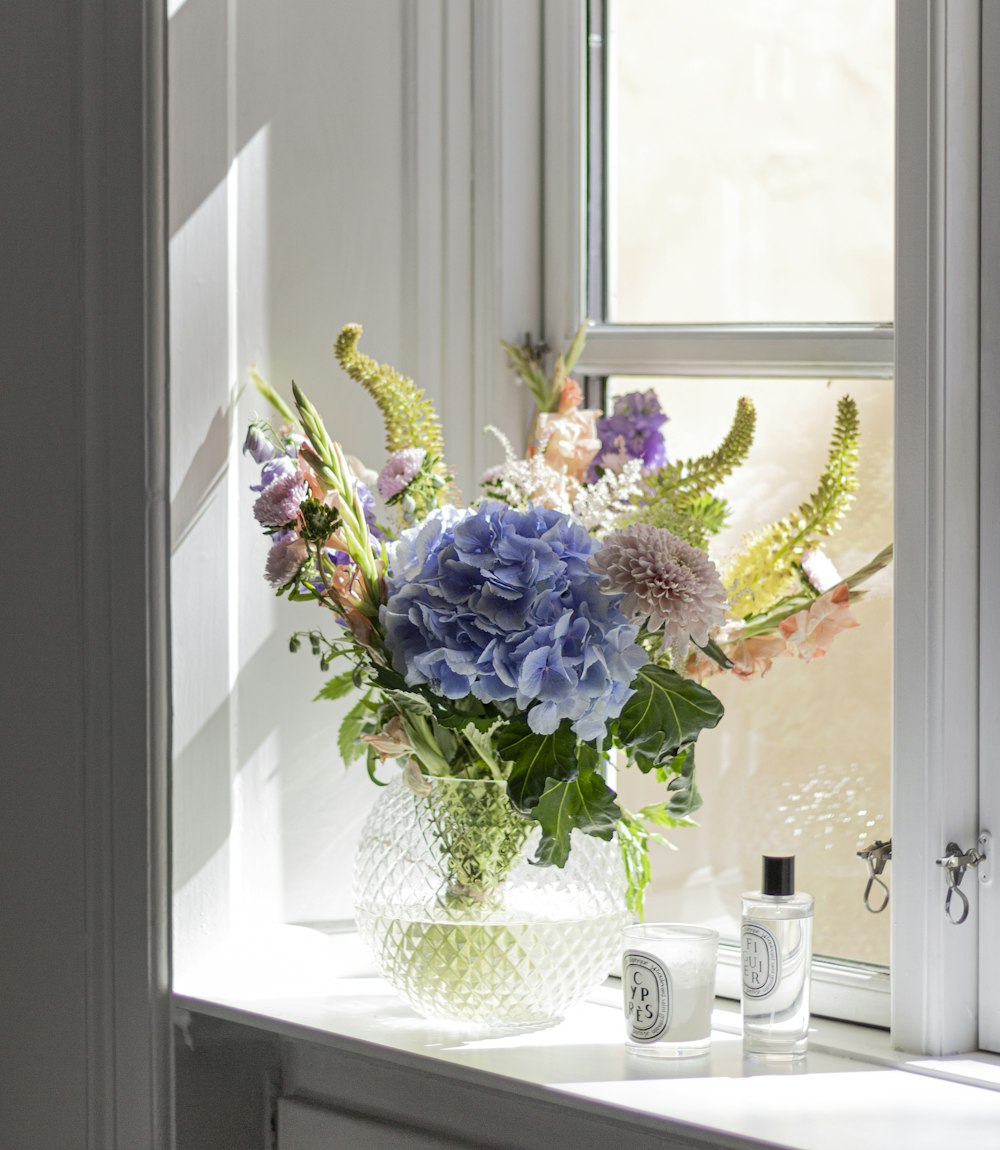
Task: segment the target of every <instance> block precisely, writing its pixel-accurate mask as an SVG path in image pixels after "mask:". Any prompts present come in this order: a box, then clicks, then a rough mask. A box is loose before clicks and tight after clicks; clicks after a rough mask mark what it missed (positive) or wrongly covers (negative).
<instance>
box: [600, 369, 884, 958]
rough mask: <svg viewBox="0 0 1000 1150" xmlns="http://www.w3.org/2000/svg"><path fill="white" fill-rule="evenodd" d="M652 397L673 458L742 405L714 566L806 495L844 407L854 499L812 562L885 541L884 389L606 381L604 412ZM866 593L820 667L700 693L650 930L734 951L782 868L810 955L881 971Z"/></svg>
mask: <svg viewBox="0 0 1000 1150" xmlns="http://www.w3.org/2000/svg"><path fill="white" fill-rule="evenodd" d="M651 386H652V387H655V389H656V391H657V392H658V394H659V397H660V402H661V403H662V405H663V408H664V410H665V411H666V412H668V413H669V415H670V422H669V423H668V424H667V425H666V428H665V431H666V437H667V447H668V452H669V454H670V457H671V458H673V459H684V458H690V457H692V456H697V455H701V454H704V453H705V452H707V451H710V450H712V449H713V448H714V447H715V446H717V444H718V443H719V441H720V440H721V439H722V438H723V436H724V435H725V433H726V431H727V430H728V426H729V422H730V420H731V418H732V413H733V411H734V410H735V407H736V400H737V398H738V397H739V396H740V395H749V396H750V397H751V398H752V399H753V400H754V403H755V405H756V408H757V433H756V436H755V439H754V446H753V448H752V449H751V454H750V456H749V458H748V460H747V463H746V464H745V465H744V467H743V468H742V469H741V470H740V471H739V472H737V474H736V475H735V476H733V477H732V478H730V479H729V480H728V481H727V482H726V484H725V485H724V486H722V487H721V488H720V490H719V493H720V494H721V495H723V496H724V497H725V498H726V499H728V500H729V502H730V503H731V504H732V505H733V508H734V512H735V514H734V516H733V520H732V522H731V524H730V526H729V527H728V528H727V529H726V530H725V531H724V532H723V533H721V534H720V535H718V536H716V537H715V540H714V541H713V557H715V558H717V560H720V561H723V562H724V560H725V557H726V556H727V554H729V553H731V552H732V551H733V550H734V549H736V548H738V546H739V543H740V540H741V539H742V537H743V535H744V533H745V532H747V531H749V530H751V529H752V528H754V527H762V526H764V525H766V524H767V523H770V522H772V521H773V520H775V519H778V518H781V517H783V516H784V515H785V514H787V513H788V512H789V511H790V510H792V509H793V508H795V507H797V506H798V504H799V503H800V502H801V501H802V500H803V499H804V498H806V497H807V496H808V495H809V494H810V493H811V492H812V491H813V490H814V489H815V485H816V480H817V479H818V478H819V475H820V472H821V471H822V468H823V465H824V463H825V460H826V454H827V444H828V440H829V433H830V429H831V427H832V424H833V417H834V412H835V409H836V404H837V400H838V398H839V397H840V396H841V395H844V394H849V395H852V396H853V397H854V399H855V400H856V401H857V403H858V408H859V412H860V418H861V469H860V482H861V486H860V491H859V492H858V497H857V500H856V502H855V504H854V506H853V507H852V509H851V510H850V512H849V513H848V515H847V518H846V519H845V521H844V526H843V528H842V530H841V531H839V532H838V533H837V534H836V535H834V536H833V537H832V538H831V539H830V540H829V541H828V542H827V544H826V545H825V550H826V552H827V554H828V555H829V556H830V558H831V559H832V560H833V561H834V563H835V564H836V566H837V568H838V569H839V571H840V573H841V574H843V575H847V574H850V573H851V572H852V571H855V570H857V569H858V568H859V567H861V566H863V565H864V564H865V563H866V562H867V561H868V560H869V559H871V558H872V557H873V556H874V555H876V554H877V553H878V552H879V551H880V550H881V549H882V548H883V547H884V546H885V545H886V544H887V543H889V542H891V539H892V507H893V485H892V471H893V460H892V431H893V420H892V409H893V385H892V383H891V382H888V381H885V380H875V381H869V380H860V381H859V380H851V381H850V382H844V381H837V380H834V381H829V382H828V381H826V380H755V381H747V380H719V379H713V380H704V379H702V380H696V379H635V378H632V379H624V378H615V379H612V380H610V381H609V398H610V399H612V400H613V398H614V396H615V395H620V394H622V393H623V392H627V391H632V390H635V389H637V388H642V389H645V388H647V387H651ZM868 586H869V587H870V588H871V592H870V594H869V596H868V597H867V598H866V599H865V600H864V601H862V602H861V603H859V604H857V605H856V606H855V607H854V608H853V611H854V614H855V616H856V618H857V619H858V621H859V623H860V624H861V625H860V626H859V627H857V628H855V629H853V630H849V631H845V632H844V633H843V634H841V635H839V636H838V637H837V639H836V642H835V643H834V644H833V646H832V647H831V649H830V651H829V653H828V654H827V655H826V656H825V657H824V658H822V659H818V660H815V661H813V662H811V663H804V662H802V661H800V660H798V659H794V658H787V657H786V658H781V659H778V660H776V661H775V663H774V665H773V666H772V668H771V670H770V671H769V672H768V674H767V675H766V676H765V677H764V678H755V679H753V680H750V681H747V682H743V681H740V680H738V679H736V678H735V677H733V676H731V675H717V676H714V677H712V678H711V679H710V680H709V681H708V686H710V687H711V689H712V690H713V691H715V693H716V694H717V695H718V696H719V697H720V698H721V699H722V702H723V703H724V705H725V707H726V715H725V717H724V718H723V720H722V722H721V723H720V725H719V727H718V728H717V729H716V730H714V731H706V732H705V733H704V734H702V736H701V738H700V739H699V741H698V771H697V777H698V785H699V788H700V789H701V791H702V794H703V795H704V799H705V803H704V806H703V807H702V809H701V811H699V812H698V814H697V815H696V816H695V818H696V819H697V821H698V822H699V824H700V826H699V828H698V829H682V830H677V831H672V832H669V833H668V836H667V837H668V838H670V840H671V841H672V843H673V844H674V846H676V847H677V848H679V849H677V850H676V851H670V850H667V849H665V848H654V858H653V873H654V882H653V887H652V890H651V892H650V894H649V896H648V899H647V908H646V917H647V919H649V920H650V921H655V920H663V921H676V922H695V923H703V924H704V925H706V926H713V927H715V928H716V929H718V930H719V931H720V933H721V934H722V935H723V936H724V937H728V938H737V937H738V926H739V913H740V894H741V892H742V891H745V890H752V889H756V888H758V887H759V885H760V856H761V855H762V854H779V855H780V854H794V855H796V856H797V859H798V863H797V871H798V885H799V887H800V888H801V889H802V890H806V891H808V892H809V893H811V894H813V895H814V896H815V898H816V922H815V949H816V953H818V954H827V955H833V956H836V957H838V958H846V959H853V960H858V961H865V962H874V963H885V964H887V963H888V961H889V918H890V914H889V912H888V911H887V912H886V913H884V914H881V915H873V914H870V913H868V911H866V910H865V909H864V906H863V904H862V895H863V893H864V886H865V881H866V878H867V872H866V869H865V865H864V863H863V862H862V861H861V860H860V859H858V858H857V857H856V851H857V850H858V849H859V848H860V847H861V846H863V845H864V844H865V843H867V842H870V841H872V840H873V839H875V838H882V839H887V838H888V837H889V835H890V833H891V828H890V824H889V814H890V789H889V788H890V769H891V727H890V719H891V682H892V600H891V588H892V574H891V567H890V568H889V569H888V570H887V571H883V572H882V573H880V575H878V576H877V577H876V578H875V579H874V580H872V581H871V582H870V583H869V584H868ZM618 783H619V787H618V789H619V793H620V795H621V798H622V801H623V802H624V803H625V805H626V806H628V807H630V808H632V809H635V808H637V807H640V806H642V805H644V804H645V803H650V802H655V801H657V800H658V798H659V797H660V796H658V794H657V784H656V783H655V781H651V780H650V779H649V778H648V777H644V776H642V775H640V774H639V773H638V772H637V771H630V770H624V771H622V772H621V774H620V775H619V779H618ZM891 869H892V868H891V865H890V867H889V871H887V872H886V877H887V880H888V881H889V884H890V885H891V874H890V873H889V872H890V871H891Z"/></svg>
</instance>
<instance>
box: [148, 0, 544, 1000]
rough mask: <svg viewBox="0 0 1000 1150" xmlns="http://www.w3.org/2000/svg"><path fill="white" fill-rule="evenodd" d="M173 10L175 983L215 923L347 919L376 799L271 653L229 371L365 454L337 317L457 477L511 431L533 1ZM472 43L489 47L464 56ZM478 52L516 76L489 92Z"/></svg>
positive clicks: (518, 406) (520, 327)
mask: <svg viewBox="0 0 1000 1150" xmlns="http://www.w3.org/2000/svg"><path fill="white" fill-rule="evenodd" d="M171 12H172V14H171V19H170V25H169V36H170V69H171V77H170V79H171V84H170V90H171V157H172V176H171V197H172V219H171V248H170V255H171V287H172V315H171V320H172V322H171V328H172V331H171V340H172V343H171V357H172V367H173V382H172V392H173V401H172V402H173V412H172V423H171V428H172V440H173V442H172V465H173V475H174V481H173V490H172V498H173V508H172V510H173V518H174V532H173V536H174V554H173V578H174V597H173V618H174V651H175V676H176V681H175V696H174V698H175V746H176V752H177V761H176V764H175V781H174V789H175V803H174V812H175V833H174V852H175V876H176V881H175V891H176V900H177V901H176V915H177V922H176V929H175V939H176V951H175V958H176V966H177V977H178V983H179V985H181V986H182V987H183V985H184V983H185V980H186V979H187V977H188V975H189V973H190V972H191V971H192V970H194V969H197V967H198V966H199V964H201V963H203V962H206V961H208V960H209V958H210V955H211V953H212V951H213V949H215V948H216V947H217V946H218V944H219V943H220V942H221V941H222V940H223V939H224V938H225V937H226V935H227V933H228V932H230V930H231V929H233V930H237V931H245V932H248V935H249V936H250V937H255V936H258V937H259V934H260V931H261V930H262V929H266V928H267V926H268V924H279V923H288V922H292V923H294V922H304V921H317V920H337V919H343V918H347V917H349V916H350V915H351V910H352V896H351V883H350V872H351V864H352V858H353V854H354V848H355V843H356V839H357V835H358V832H359V829H360V823H361V821H362V819H363V817H364V815H365V813H366V811H367V809H368V807H369V806H370V803H371V801H372V799H373V797H374V793H373V788H372V786H371V783H370V782H369V780H368V778H367V776H366V773H365V771H364V769H363V768H360V767H359V768H356V769H354V770H352V771H349V772H346V773H345V771H344V768H343V766H342V764H341V762H340V761H339V758H338V755H337V752H336V743H335V739H336V732H337V728H338V725H339V720H340V716H341V715H342V714H343V711H344V710H345V708H346V705H348V704H342V703H337V704H331V703H325V702H324V703H316V704H314V703H313V702H312V701H311V700H312V697H313V695H314V694H315V693H316V691H317V689H318V687H319V686H320V684H321V683H322V681H323V679H324V677H325V676H324V675H323V674H322V673H321V672H320V671H319V669H318V667H317V665H316V663H315V661H314V660H312V659H311V657H310V656H309V655H308V654H307V653H306V652H305V651H303V652H300V653H299V654H298V655H296V656H293V655H291V654H289V652H288V636H289V635H290V633H291V632H292V631H294V630H297V629H308V628H309V627H312V626H315V625H318V624H320V623H322V622H323V621H324V619H323V617H322V616H321V615H320V614H319V612H318V609H310V608H308V607H306V606H303V605H301V604H289V603H286V602H285V601H283V600H281V601H279V600H276V599H275V597H274V595H273V594H272V593H271V591H270V588H269V587H268V586H267V585H266V583H265V581H264V579H263V574H262V572H263V566H264V560H265V556H266V548H267V544H266V540H265V539H264V538H263V537H262V535H261V534H260V532H259V530H258V528H257V526H256V524H255V523H254V521H253V518H252V514H251V509H252V502H253V498H254V497H253V495H252V493H251V492H250V491H249V490H248V485H249V484H250V483H252V482H255V481H256V467H255V465H254V464H253V463H252V462H251V461H249V460H247V459H244V458H243V457H242V456H241V454H240V446H241V442H242V433H243V429H244V427H245V425H246V422H247V419H248V418H249V417H250V416H251V414H252V413H253V412H254V411H260V410H261V408H262V402H261V401H259V399H258V397H257V396H256V393H255V392H253V390H252V389H248V390H244V391H242V393H241V389H242V388H243V387H244V385H245V384H246V382H247V380H248V377H249V372H250V369H251V367H257V368H258V369H259V370H260V371H261V372H262V374H263V375H264V376H265V377H266V378H268V379H269V380H270V381H271V382H272V383H273V384H274V385H275V386H276V387H277V388H278V389H279V390H280V391H282V392H283V393H284V394H285V395H286V397H289V396H290V388H291V381H292V380H293V379H294V380H295V381H296V382H297V383H298V384H299V385H300V386H301V387H303V388H304V389H305V390H306V391H307V393H308V394H309V395H310V396H311V398H312V399H313V400H314V402H315V403H316V405H317V406H318V407H319V409H320V410H321V411H322V412H323V413H324V414H325V416H326V419H327V423H328V426H329V429H330V431H331V433H332V434H333V435H334V436H335V437H336V438H338V439H341V440H342V441H343V442H344V444H345V446H346V447H347V448H348V450H350V451H351V452H353V453H354V454H357V455H359V456H361V457H362V458H363V459H365V461H366V462H368V463H369V465H371V466H373V467H375V468H378V467H379V466H380V465H381V463H382V461H383V458H384V449H383V431H382V424H381V419H380V417H379V415H378V412H377V410H376V408H375V406H374V404H373V403H372V402H371V400H370V399H368V397H367V396H366V395H365V394H364V393H363V392H362V391H361V390H360V388H358V386H357V385H356V384H354V383H353V382H352V381H350V380H348V379H347V378H346V377H345V376H344V375H343V374H342V373H341V371H340V369H339V368H338V367H337V365H336V363H335V360H334V357H333V352H332V344H333V341H334V339H335V338H336V335H337V333H338V331H339V330H340V328H341V327H342V326H343V324H345V323H348V322H359V323H362V324H363V325H364V327H365V334H364V337H363V340H362V350H364V351H366V352H367V353H368V354H370V355H373V356H374V357H375V358H377V359H380V360H383V361H387V362H389V363H391V364H393V366H395V367H397V368H398V369H399V370H400V371H402V372H404V373H405V374H408V375H411V376H413V377H414V378H415V380H416V382H417V383H418V385H419V386H421V387H423V388H424V389H425V390H426V391H427V392H428V394H429V395H430V396H431V397H432V398H433V399H434V400H435V402H436V403H437V404H438V406H439V410H440V413H441V415H442V419H443V422H444V426H445V436H446V446H447V451H448V458H449V461H450V462H451V463H452V466H453V467H454V468H455V471H456V474H457V477H458V481H459V484H460V485H461V486H462V487H463V489H464V490H465V492H466V494H468V495H471V494H474V492H475V488H476V479H477V478H478V473H479V471H480V470H481V469H482V467H483V466H485V464H486V463H487V462H494V461H496V460H497V459H498V458H499V448H498V447H495V446H493V445H492V444H490V443H489V442H488V441H486V440H485V439H484V437H483V431H482V424H483V423H484V422H489V421H494V422H497V423H500V424H501V425H502V426H503V427H504V428H505V430H506V431H507V432H508V433H509V434H510V435H511V436H512V437H514V438H518V437H520V436H521V435H522V434H523V432H524V430H525V425H526V422H527V403H526V397H525V396H523V395H522V394H521V393H520V392H519V391H517V390H516V388H515V385H514V383H513V380H512V378H511V377H510V376H509V374H508V373H507V372H506V369H505V367H504V363H503V356H502V353H501V352H500V350H499V346H498V340H499V339H501V338H505V339H519V338H520V337H521V336H522V335H523V333H524V332H525V331H528V330H531V331H532V332H534V333H536V334H537V333H538V332H539V331H540V295H539V292H540V276H539V274H538V272H539V268H540V261H541V255H540V252H541V240H540V211H539V208H540V199H541V190H540V188H541V185H540V176H539V172H540V161H541V143H540V136H539V128H540V114H539V107H540V92H539V86H540V71H539V67H538V62H539V51H540V48H539V39H538V31H539V24H540V8H539V6H538V5H537V4H536V3H534V2H533V0H517V3H512V4H510V5H504V6H503V7H502V8H501V6H499V5H492V4H490V5H476V4H474V3H472V2H471V0H449V2H448V3H447V4H446V3H444V2H443V0H421V2H420V3H419V4H417V3H416V2H414V0H372V2H370V3H366V4H363V5H362V4H357V3H350V2H349V0H337V2H334V3H319V2H303V3H296V4H288V5H276V4H274V3H271V2H268V0H239V3H237V2H236V0H189V2H188V3H184V4H181V5H175V6H174V7H173V8H172V10H171ZM477 59H481V60H489V61H490V62H491V67H490V69H489V70H487V71H486V72H484V73H483V74H482V75H481V76H479V77H477V76H476V73H475V67H474V65H475V61H476V60H477ZM501 62H504V63H505V67H506V68H507V71H505V72H504V76H506V77H509V76H511V75H513V76H514V77H515V78H516V77H518V76H519V75H520V80H519V81H518V82H517V83H514V84H512V85H511V86H510V87H509V89H508V87H503V88H502V90H501V68H500V64H501ZM511 62H513V65H514V66H513V69H512V70H511V69H510V65H511ZM503 83H504V84H511V81H510V79H505V80H504V81H503ZM501 97H502V98H501ZM477 116H478V117H479V118H478V119H477ZM477 177H478V178H477ZM474 229H479V230H482V231H483V232H484V234H485V232H488V234H489V242H488V243H487V244H485V245H480V246H479V247H477V246H476V245H475V244H474V242H473V237H474ZM475 234H478V232H476V233H475ZM477 340H478V343H477ZM331 622H332V621H331ZM248 950H249V947H248Z"/></svg>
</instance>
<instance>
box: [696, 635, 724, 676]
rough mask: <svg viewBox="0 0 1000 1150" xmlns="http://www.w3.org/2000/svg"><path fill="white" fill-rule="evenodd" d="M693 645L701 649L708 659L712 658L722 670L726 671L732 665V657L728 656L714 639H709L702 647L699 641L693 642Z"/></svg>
mask: <svg viewBox="0 0 1000 1150" xmlns="http://www.w3.org/2000/svg"><path fill="white" fill-rule="evenodd" d="M695 646H696V647H697V648H698V650H699V651H703V652H704V653H705V654H706V655H707V656H708V657H709V658H710V659H714V660H715V662H716V663H718V664H719V666H720V667H721V668H722V669H723V671H728V670H729V669H730V668H731V667H732V666H733V661H732V659H730V658H729V656H728V655H727V654H726V652H725V651H723V649H722V648H721V647H720V646H719V644H718V643H716V641H715V640H714V639H709V641H708V642H707V643H706V644H705V645H704V647H703V646H702V645H701V644H700V643H695Z"/></svg>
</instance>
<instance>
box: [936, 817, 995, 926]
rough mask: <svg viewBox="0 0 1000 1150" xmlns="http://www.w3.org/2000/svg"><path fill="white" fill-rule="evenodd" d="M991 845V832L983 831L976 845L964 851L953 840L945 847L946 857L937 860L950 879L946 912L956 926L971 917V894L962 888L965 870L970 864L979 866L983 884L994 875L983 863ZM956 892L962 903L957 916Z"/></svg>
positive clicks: (945, 901)
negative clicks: (954, 912)
mask: <svg viewBox="0 0 1000 1150" xmlns="http://www.w3.org/2000/svg"><path fill="white" fill-rule="evenodd" d="M991 845H992V838H991V836H990V832H989V831H982V832H981V833H980V835H979V838H978V840H977V842H976V846H974V847H970V848H969V849H968V850H967V851H963V850H962V848H961V847H960V846H959V845H958V843H954V842H951V843H949V844H948V845H947V846H946V847H945V852H946V853H945V855H944V857H943V858H939V859H938V860H937V865H938V866H939V867H944V869H945V876H946V878H947V880H948V893H947V894H946V895H945V897H944V913H945V914H946V915H947V916H948V921H949V922H951V923H954V925H955V926H961V925H962V923H963V922H965V920H966V919H967V918H968V917H969V896H968V895H967V894H966V893H965V891H964V890H962V879H963V878H965V872H966V871H967V870H968V868H969V867H970V866H971V867H976V868H977V873H978V875H979V881H980V882H981V883H983V884H985V883H988V882H989V881H990V878H991V877H992V875H991V873H990V871H989V869H988V868H987V866H985V865H982V864H985V863H986V861H987V856H988V854H989V848H990V846H991ZM955 894H957V895H958V898H959V901H960V902H961V904H962V908H961V910H960V911H959V912H958V917H957V918H956V917H955V915H954V914H953V913H952V908H951V900H952V895H955Z"/></svg>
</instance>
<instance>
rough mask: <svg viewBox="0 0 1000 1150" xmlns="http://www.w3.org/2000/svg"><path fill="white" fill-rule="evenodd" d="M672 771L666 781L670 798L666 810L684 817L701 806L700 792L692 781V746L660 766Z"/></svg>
mask: <svg viewBox="0 0 1000 1150" xmlns="http://www.w3.org/2000/svg"><path fill="white" fill-rule="evenodd" d="M660 769H661V770H663V771H664V772H669V771H672V772H674V775H673V778H671V779H670V780H669V782H668V783H667V790H668V791H669V792H670V799H669V801H668V802H667V810H668V811H669V812H670V814H671V815H672V816H673V817H674V818H680V819H683V818H686V817H687V816H688V815H691V814H694V812H695V811H696V810H697V809H698V808H699V807H700V806H701V801H702V800H701V792H700V791H699V790H698V787H697V785H696V784H695V781H694V747H686V748H685V749H684V750H683V751H682V752H681V753H680V754H679V755H676V756H675V757H674V759H673V760H672V761H671V762H670V763H668V764H666V765H665V766H664V767H662V768H660Z"/></svg>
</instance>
